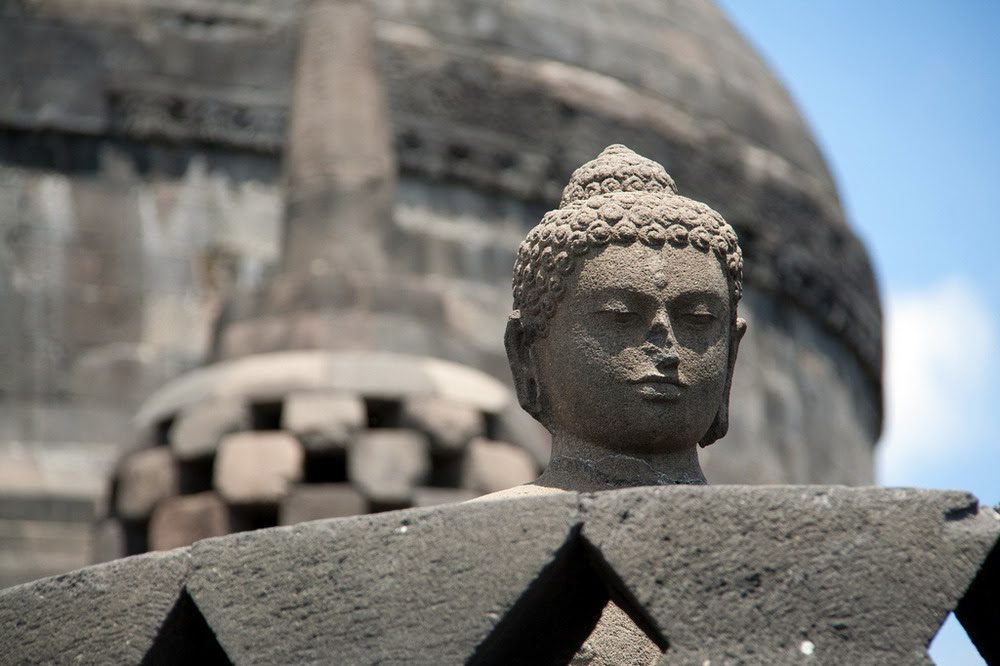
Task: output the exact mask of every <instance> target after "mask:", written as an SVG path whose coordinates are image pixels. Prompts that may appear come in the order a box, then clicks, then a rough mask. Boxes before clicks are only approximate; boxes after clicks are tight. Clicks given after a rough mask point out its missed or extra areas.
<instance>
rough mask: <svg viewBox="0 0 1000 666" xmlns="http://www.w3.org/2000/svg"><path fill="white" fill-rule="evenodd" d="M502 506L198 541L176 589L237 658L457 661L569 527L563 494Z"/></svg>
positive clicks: (571, 514)
mask: <svg viewBox="0 0 1000 666" xmlns="http://www.w3.org/2000/svg"><path fill="white" fill-rule="evenodd" d="M498 504H501V503H498ZM510 508H511V507H510V506H496V505H491V506H490V507H489V508H486V505H463V506H461V507H448V508H443V509H414V510H410V511H406V512H394V513H387V514H377V515H373V516H361V517H359V518H355V519H351V520H336V521H330V522H320V523H310V524H308V525H302V526H297V527H290V528H278V529H272V530H266V531H262V532H256V533H251V534H245V535H233V536H232V537H229V538H228V539H226V540H223V541H206V542H202V543H200V544H197V545H196V546H195V547H194V549H193V553H194V555H193V557H194V561H195V570H194V572H193V575H192V576H191V578H190V579H189V581H188V584H187V587H188V590H189V591H190V593H191V596H192V598H193V599H194V600H195V602H196V603H197V605H198V607H199V608H200V609H201V610H202V613H203V614H204V616H205V618H206V619H207V620H208V623H209V624H210V625H211V627H212V629H213V630H214V631H215V635H216V637H217V638H218V640H219V643H220V644H221V645H222V646H223V648H225V650H226V652H227V653H228V654H229V655H230V657H231V658H232V659H233V660H234V661H235V662H236V663H240V664H258V663H259V664H275V663H287V664H292V663H305V662H314V661H323V660H325V659H328V658H329V655H331V654H335V655H337V659H338V660H339V661H341V662H343V663H352V664H353V663H375V662H401V661H407V660H412V659H414V658H416V657H417V656H418V655H419V658H421V659H426V660H427V661H429V662H433V663H442V664H444V663H463V662H465V661H466V660H467V659H468V658H469V657H470V656H471V655H472V654H473V652H474V651H475V649H476V647H477V646H478V645H479V644H480V643H481V642H482V641H483V640H484V639H485V638H486V637H487V636H488V635H489V634H490V632H491V631H492V630H493V629H494V627H495V626H496V624H497V622H499V620H500V617H501V616H502V615H503V613H504V612H505V611H506V609H509V608H510V607H511V606H512V605H513V604H514V602H515V601H516V600H517V599H518V597H519V596H520V595H521V593H522V591H523V590H525V589H526V588H527V587H528V586H529V585H530V584H531V582H532V581H533V580H535V578H536V577H537V576H538V575H539V573H540V572H541V571H542V570H543V569H544V568H545V567H546V566H548V565H549V564H550V563H551V562H552V561H553V559H554V556H555V554H556V552H557V551H558V550H559V549H560V548H561V547H562V546H563V545H564V544H565V542H566V540H567V538H568V536H569V534H570V530H571V528H572V525H573V524H574V523H575V521H576V520H577V512H576V500H575V498H574V497H573V496H569V495H567V496H565V497H559V498H554V499H547V500H546V501H544V502H539V501H534V502H532V501H527V502H524V503H522V504H521V505H520V506H519V508H518V510H517V511H516V512H512V511H509V509H510ZM499 544H503V548H499V549H498V548H497V546H498V545H499ZM289 554H294V555H293V556H291V557H290V556H289ZM488 562H493V563H494V564H488ZM260 572H266V574H265V575H260ZM234 580H239V581H240V584H239V585H232V584H230V581H234ZM274 581H281V582H280V584H277V585H276V584H274ZM431 581H433V582H432V583H431ZM470 590H475V593H474V594H470V593H469V591H470Z"/></svg>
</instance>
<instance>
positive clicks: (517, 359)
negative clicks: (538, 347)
mask: <svg viewBox="0 0 1000 666" xmlns="http://www.w3.org/2000/svg"><path fill="white" fill-rule="evenodd" d="M503 343H504V348H505V349H506V350H507V361H508V362H509V363H510V372H511V374H512V375H513V377H514V391H516V393H517V401H518V403H520V405H521V408H522V409H524V411H526V412H528V413H529V414H531V415H532V416H533V417H535V418H536V419H538V420H539V421H541V412H542V405H541V390H540V388H539V386H538V379H537V378H536V376H535V369H534V367H533V365H532V363H531V348H530V341H529V336H528V333H527V331H525V330H524V327H523V326H522V325H521V313H520V311H518V310H515V311H514V312H512V313H511V315H510V317H509V318H508V319H507V330H506V332H505V333H504V336H503Z"/></svg>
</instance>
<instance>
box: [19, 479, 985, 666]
mask: <svg viewBox="0 0 1000 666" xmlns="http://www.w3.org/2000/svg"><path fill="white" fill-rule="evenodd" d="M998 536H1000V516H998V515H997V513H996V512H994V511H992V510H990V509H987V508H981V507H978V505H977V502H976V500H975V498H973V497H971V496H970V495H968V494H965V493H959V492H936V491H923V490H898V489H888V490H882V489H849V488H843V487H823V486H806V487H801V486H800V487H769V488H753V487H739V486H719V487H672V488H656V489H653V488H636V489H629V490H622V491H612V492H604V493H597V494H592V495H578V494H575V493H565V494H558V495H550V496H547V497H535V498H525V499H518V500H504V501H494V502H477V503H467V504H461V505H454V506H448V507H440V508H432V509H412V510H406V511H397V512H390V513H384V514H378V515H370V516H362V517H357V518H349V519H337V520H327V521H318V522H313V523H305V524H301V525H298V526H295V527H287V528H275V529H269V530H260V531H257V532H252V533H247V534H240V535H234V536H230V537H225V538H220V539H210V540H207V541H202V542H199V543H197V544H195V545H194V546H192V547H190V548H183V549H178V550H174V551H170V552H167V553H155V554H150V555H144V556H139V557H134V558H128V559H124V560H118V561H115V562H111V563H108V564H105V565H100V566H95V567H90V568H87V569H83V570H80V571H77V572H73V573H70V574H66V575H63V576H59V577H55V578H50V579H46V580H42V581H38V582H36V583H31V584H27V585H22V586H19V587H15V588H12V589H9V590H6V591H4V592H0V627H3V633H2V634H0V639H2V640H0V644H2V646H3V648H4V657H5V658H6V659H9V660H10V661H11V663H24V664H30V663H79V662H84V663H90V662H99V663H179V662H183V661H185V660H186V659H195V660H197V661H198V662H199V663H212V664H216V663H218V664H227V663H232V664H254V663H261V664H264V663H283V664H299V663H316V662H326V661H329V660H331V659H334V660H336V661H338V662H343V663H351V664H362V663H404V662H406V663H474V664H510V663H568V662H569V661H570V660H571V659H575V660H576V663H622V662H621V654H622V653H621V652H616V650H619V649H620V648H621V645H618V644H616V642H615V640H614V636H615V635H616V634H614V633H612V634H611V635H608V634H604V635H603V636H602V635H600V634H599V632H598V633H592V632H593V631H594V627H595V624H596V623H597V622H598V618H599V617H602V616H603V617H608V616H609V611H608V609H609V608H617V609H619V611H620V612H619V613H618V617H619V620H620V623H621V624H620V626H623V627H625V629H624V630H625V631H626V632H628V634H629V635H630V636H638V637H642V640H644V641H646V643H647V646H652V648H653V650H654V651H653V654H654V655H657V656H658V655H661V654H662V658H660V659H659V661H658V662H657V663H660V664H691V663H698V664H701V663H705V662H706V661H709V662H711V663H744V664H791V663H801V662H802V661H803V660H804V659H806V660H810V659H811V660H815V661H816V662H817V663H851V664H904V663H905V664H916V663H928V661H929V660H928V658H927V654H926V649H927V646H928V644H929V643H930V641H931V639H932V638H933V636H934V634H935V633H936V631H937V630H938V628H939V627H940V625H941V623H942V622H943V621H944V619H945V617H946V616H947V614H948V612H949V611H951V610H956V614H957V616H958V618H959V620H960V621H961V622H962V623H963V625H964V626H965V627H966V629H967V630H968V631H969V633H970V636H971V638H972V640H973V641H974V642H975V643H976V645H977V647H978V648H979V650H980V651H981V653H982V654H983V655H984V657H985V658H986V659H987V660H993V659H996V658H997V657H1000V642H998V638H997V634H996V632H995V631H993V630H991V629H990V627H992V628H993V629H995V627H996V624H995V622H996V620H997V615H996V608H995V604H994V603H993V600H995V599H996V595H997V594H1000V589H998V588H997V584H998V581H1000V576H998V573H1000V572H998V571H997V565H998V564H1000V559H998V557H997V554H998V553H1000V546H998V545H997V540H998ZM599 626H600V625H599ZM574 655H576V657H575V658H574ZM656 658H657V657H656V656H654V659H656Z"/></svg>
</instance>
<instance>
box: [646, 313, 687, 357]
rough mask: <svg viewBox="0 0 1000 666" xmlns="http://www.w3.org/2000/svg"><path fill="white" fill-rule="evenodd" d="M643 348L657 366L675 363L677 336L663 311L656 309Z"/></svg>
mask: <svg viewBox="0 0 1000 666" xmlns="http://www.w3.org/2000/svg"><path fill="white" fill-rule="evenodd" d="M643 348H644V349H645V351H646V353H647V354H649V356H650V358H652V360H653V362H654V363H655V364H656V366H657V367H660V366H670V365H676V364H677V362H678V360H679V358H678V356H677V338H676V337H674V330H673V327H672V326H671V325H670V317H669V316H668V315H667V313H666V312H665V311H663V310H658V311H657V312H656V315H655V316H654V317H653V321H652V322H651V325H650V327H649V332H648V333H647V334H646V341H645V343H644V344H643Z"/></svg>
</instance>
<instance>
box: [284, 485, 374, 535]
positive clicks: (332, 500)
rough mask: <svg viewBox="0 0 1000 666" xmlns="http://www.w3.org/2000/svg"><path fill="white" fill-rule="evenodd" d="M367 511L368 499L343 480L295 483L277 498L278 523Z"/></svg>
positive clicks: (355, 514)
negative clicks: (278, 506) (281, 496)
mask: <svg viewBox="0 0 1000 666" xmlns="http://www.w3.org/2000/svg"><path fill="white" fill-rule="evenodd" d="M367 511H368V500H366V499H365V497H364V495H362V494H361V493H360V492H358V491H357V490H356V489H355V488H354V487H353V486H351V485H350V484H347V483H322V484H313V485H300V486H296V487H295V488H293V489H292V490H291V492H289V493H288V495H287V496H286V497H285V498H284V499H283V500H282V501H281V508H280V514H279V516H278V522H279V524H281V525H294V524H296V523H304V522H306V521H308V520H320V519H321V518H340V517H343V516H358V515H361V514H363V513H366V512H367Z"/></svg>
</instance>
